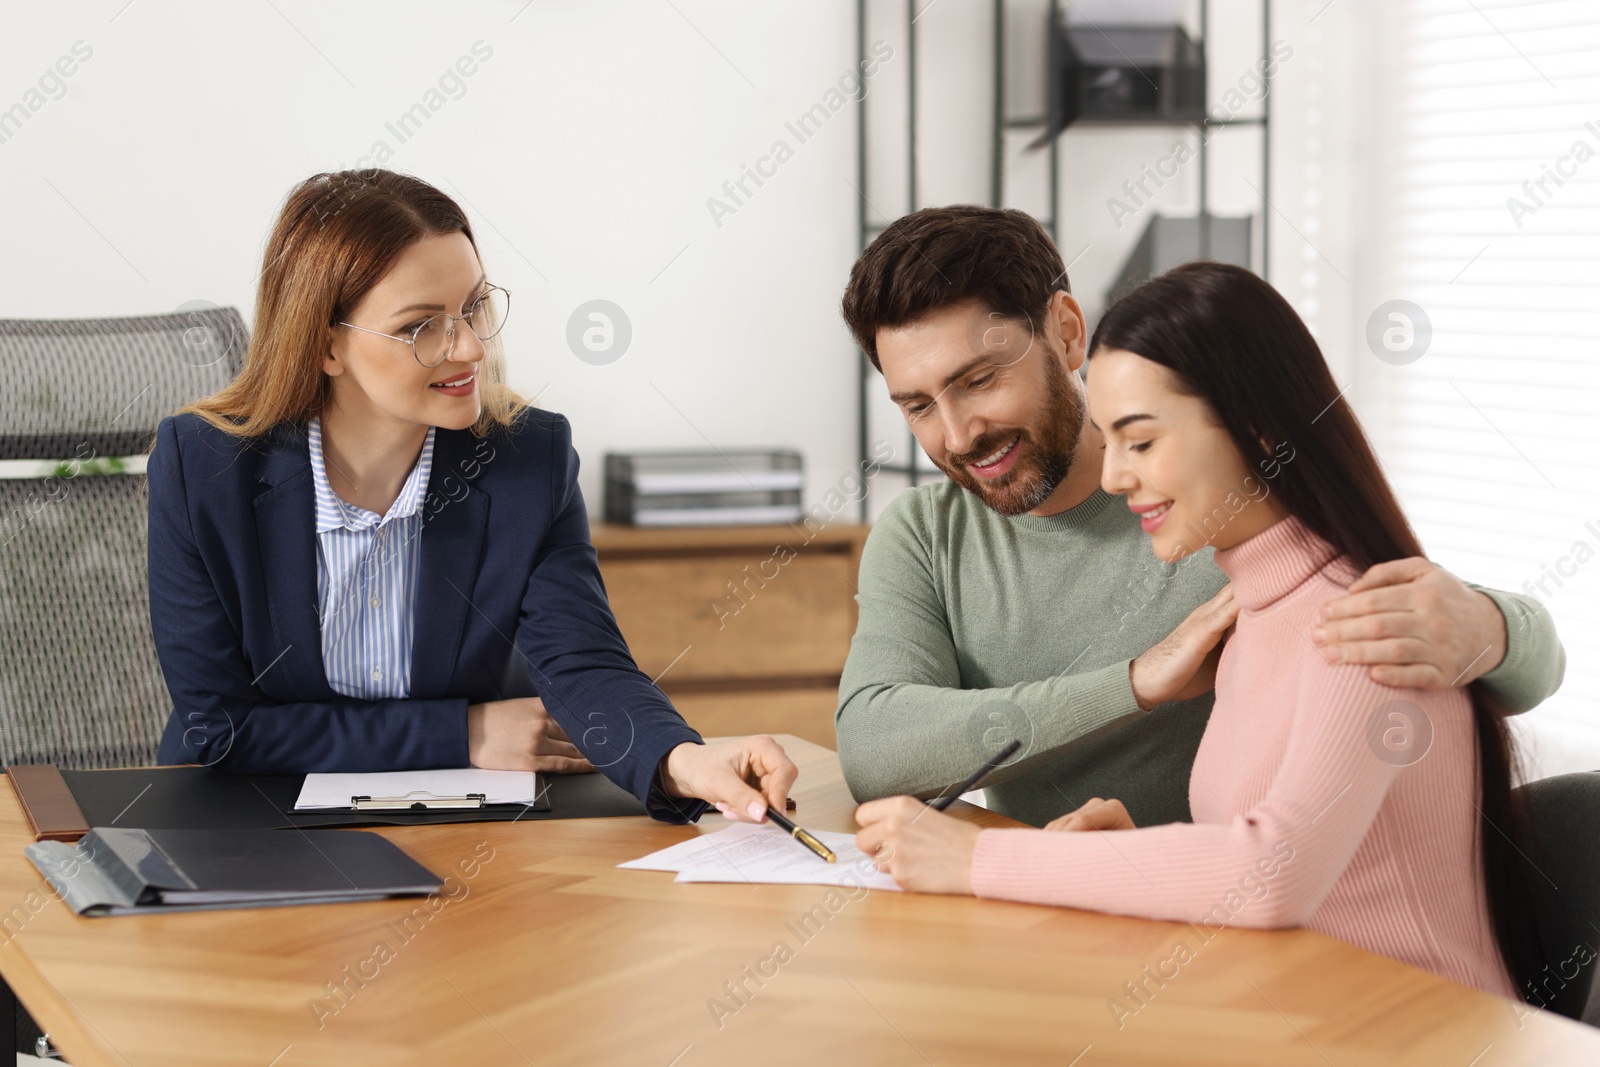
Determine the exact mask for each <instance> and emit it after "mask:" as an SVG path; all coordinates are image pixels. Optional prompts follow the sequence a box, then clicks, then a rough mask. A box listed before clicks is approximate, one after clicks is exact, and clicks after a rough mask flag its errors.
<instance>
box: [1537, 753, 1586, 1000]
mask: <svg viewBox="0 0 1600 1067" xmlns="http://www.w3.org/2000/svg"><path fill="white" fill-rule="evenodd" d="M1518 792H1519V793H1521V794H1522V797H1523V799H1524V800H1525V801H1526V802H1527V804H1528V808H1529V815H1530V817H1531V820H1532V823H1533V827H1534V834H1535V836H1536V838H1537V847H1536V848H1535V849H1534V850H1533V852H1534V854H1533V855H1532V856H1531V857H1530V859H1532V860H1533V862H1534V864H1535V866H1536V867H1538V872H1536V873H1534V874H1533V875H1532V877H1531V878H1530V882H1531V883H1532V888H1533V897H1534V922H1535V925H1536V926H1537V927H1538V931H1539V950H1540V953H1539V954H1540V956H1541V958H1542V959H1543V960H1544V964H1545V969H1544V973H1543V974H1542V975H1541V978H1540V981H1539V982H1538V983H1537V985H1538V990H1537V992H1536V994H1535V997H1534V1000H1533V1002H1534V1003H1536V1004H1537V1003H1540V1002H1542V1003H1543V1006H1544V1007H1546V1008H1547V1009H1549V1010H1550V1011H1554V1012H1556V1013H1557V1014H1560V1015H1565V1016H1566V1017H1567V1018H1569V1019H1579V1020H1582V1021H1583V1022H1586V1023H1588V1024H1590V1025H1591V1026H1600V981H1596V978H1595V975H1596V972H1597V971H1600V771H1583V772H1580V773H1578V774H1563V775H1559V776H1557V777H1555V778H1545V779H1542V780H1540V781H1537V782H1529V783H1528V784H1527V785H1525V786H1522V787H1521V788H1520V789H1519V790H1518Z"/></svg>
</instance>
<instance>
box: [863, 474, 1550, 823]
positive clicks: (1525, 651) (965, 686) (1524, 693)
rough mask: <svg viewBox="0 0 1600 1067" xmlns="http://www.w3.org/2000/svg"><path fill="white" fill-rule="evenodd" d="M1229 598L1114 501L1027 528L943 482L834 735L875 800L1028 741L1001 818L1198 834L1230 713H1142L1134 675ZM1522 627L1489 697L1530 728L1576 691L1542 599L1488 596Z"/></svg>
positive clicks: (893, 511) (919, 491) (903, 509)
mask: <svg viewBox="0 0 1600 1067" xmlns="http://www.w3.org/2000/svg"><path fill="white" fill-rule="evenodd" d="M1226 581H1227V579H1226V577H1225V576H1224V575H1223V573H1222V572H1221V571H1220V570H1218V569H1217V566H1216V564H1215V563H1214V562H1212V558H1211V550H1210V549H1209V548H1207V549H1204V550H1202V551H1201V552H1198V553H1196V554H1194V555H1193V556H1190V557H1188V558H1186V559H1184V560H1182V561H1180V562H1178V563H1175V564H1169V563H1163V562H1161V561H1160V560H1158V559H1157V558H1156V556H1155V554H1154V553H1153V552H1151V550H1150V540H1149V538H1148V537H1146V536H1145V535H1144V532H1143V531H1142V530H1141V529H1140V528H1139V520H1138V517H1137V516H1136V515H1134V514H1133V513H1132V512H1130V511H1129V510H1128V509H1127V508H1126V507H1125V506H1123V504H1122V501H1121V499H1120V498H1118V497H1113V496H1110V495H1108V494H1106V493H1104V492H1102V491H1100V490H1098V489H1097V490H1096V491H1095V493H1094V495H1093V496H1091V497H1089V499H1087V500H1085V501H1084V502H1083V503H1082V504H1079V505H1078V506H1077V507H1075V508H1072V509H1071V510H1069V511H1066V512H1063V513H1061V514H1059V515H1050V516H1045V517H1042V518H1041V517H1039V516H1034V515H1017V516H1013V517H1010V518H1007V517H1006V516H1003V515H999V514H997V513H996V512H994V511H992V510H990V509H989V508H988V507H986V506H985V505H984V504H983V502H982V501H981V500H979V499H978V498H977V497H976V496H974V495H972V494H971V493H968V492H967V491H965V490H963V489H961V488H960V487H958V486H956V485H955V484H954V483H951V482H948V481H943V482H940V483H937V484H934V485H927V486H921V487H919V488H916V489H912V490H910V491H908V492H905V493H902V494H901V495H900V496H898V497H896V498H895V500H894V501H893V502H892V503H891V504H890V505H889V507H888V508H887V509H886V510H885V511H884V513H883V516H882V517H881V518H880V519H879V520H878V522H877V523H876V524H875V525H874V527H873V530H872V534H871V536H870V537H868V539H867V544H866V548H865V549H864V550H863V552H862V556H861V575H860V585H859V593H858V595H857V597H856V601H857V603H858V604H860V607H861V618H860V622H859V624H858V625H857V627H856V633H855V637H854V639H853V640H852V641H851V644H850V656H849V659H848V660H847V661H846V663H845V667H844V676H843V678H842V679H841V681H840V685H839V708H838V711H837V713H836V714H835V716H834V725H835V729H836V730H837V732H838V743H839V758H840V761H841V763H842V764H843V766H844V775H845V780H846V781H847V782H848V783H849V786H850V791H851V792H852V793H853V794H854V795H855V797H856V799H857V800H863V801H864V800H870V799H873V798H876V797H884V796H892V795H894V794H897V793H910V794H912V795H919V796H931V795H933V794H935V793H937V792H939V791H940V790H942V789H945V788H948V787H949V786H950V785H952V784H954V783H956V782H959V781H961V780H962V779H963V778H965V777H966V776H967V775H969V774H971V773H972V772H973V771H974V770H976V769H977V768H978V767H979V766H980V765H981V764H982V763H983V761H984V760H985V759H987V758H988V757H989V756H990V755H992V754H993V753H994V752H995V751H996V750H997V749H999V748H1000V747H1001V746H1002V745H1004V744H1005V743H1006V742H1007V741H1009V740H1010V739H1011V738H1013V737H1015V738H1017V739H1019V740H1021V741H1022V743H1023V750H1022V754H1021V756H1020V757H1019V758H1017V759H1015V760H1013V761H1012V762H1011V763H1010V764H1008V765H1007V766H1006V767H1004V768H1002V769H1001V770H1000V771H997V772H996V773H995V774H994V775H993V776H992V777H991V778H990V779H989V780H988V783H987V795H988V803H989V806H990V807H992V808H994V809H995V810H997V811H1000V812H1003V813H1005V814H1006V815H1009V816H1011V817H1012V818H1015V819H1019V820H1021V821H1023V822H1027V823H1032V824H1033V825H1035V826H1040V825H1043V824H1044V823H1046V822H1048V821H1049V820H1051V819H1053V818H1055V817H1056V816H1058V815H1060V814H1062V813H1064V812H1067V811H1070V810H1072V809H1073V808H1076V807H1078V806H1079V805H1080V804H1082V803H1084V802H1085V801H1087V800H1088V799H1089V798H1090V797H1096V796H1099V797H1115V798H1117V799H1119V800H1121V801H1122V802H1123V803H1124V804H1126V805H1127V807H1128V812H1129V814H1131V815H1132V816H1133V820H1134V822H1135V823H1136V824H1138V825H1140V826H1150V825H1155V824H1160V823H1167V822H1176V821H1189V770H1190V767H1191V766H1192V765H1193V764H1194V756H1195V750H1196V749H1197V748H1198V746H1199V744H1200V735H1201V733H1202V732H1203V731H1204V730H1205V726H1206V719H1207V718H1208V717H1209V715H1210V714H1211V695H1210V694H1209V693H1208V694H1206V695H1205V696H1203V697H1200V698H1197V699H1194V700H1187V701H1174V702H1172V703H1169V704H1163V705H1161V706H1159V707H1157V708H1155V709H1153V710H1151V711H1149V712H1144V711H1141V710H1140V709H1139V705H1138V703H1137V702H1136V701H1135V700H1134V697H1133V688H1132V686H1131V684H1130V683H1129V680H1128V664H1129V663H1130V662H1131V661H1132V660H1133V658H1134V657H1136V656H1138V655H1139V654H1140V653H1142V652H1144V651H1145V650H1146V649H1148V648H1150V647H1151V646H1152V645H1154V644H1156V643H1157V642H1159V641H1160V640H1162V639H1163V638H1164V637H1166V636H1167V635H1168V634H1170V633H1171V632H1172V631H1173V629H1175V628H1176V627H1177V625H1178V624H1179V623H1180V622H1182V621H1183V620H1184V619H1185V618H1186V617H1187V616H1188V614H1189V612H1191V611H1193V610H1194V609H1195V608H1196V607H1198V606H1199V605H1200V604H1201V603H1203V602H1204V601H1205V600H1207V599H1209V598H1210V597H1211V596H1212V595H1213V594H1214V593H1216V592H1217V590H1218V589H1220V588H1222V586H1223V584H1224V583H1225V582H1226ZM1484 592H1485V593H1487V594H1488V595H1489V596H1490V597H1492V598H1493V599H1494V601H1495V603H1496V604H1497V605H1499V607H1500V610H1501V611H1502V612H1503V613H1505V615H1506V617H1507V619H1508V622H1509V624H1508V625H1507V627H1506V632H1507V635H1508V639H1507V651H1506V658H1505V661H1504V662H1503V663H1501V665H1500V666H1499V667H1497V668H1496V669H1495V670H1493V671H1491V672H1490V673H1489V674H1488V675H1486V676H1485V677H1484V679H1483V682H1484V684H1485V685H1486V686H1488V687H1489V689H1490V691H1491V692H1492V694H1493V695H1494V696H1495V697H1497V698H1498V699H1499V700H1500V701H1501V703H1502V704H1504V706H1505V707H1506V708H1507V709H1509V710H1510V711H1513V712H1522V711H1526V710H1527V709H1529V708H1531V707H1533V706H1535V705H1536V704H1538V703H1539V702H1540V701H1542V700H1544V699H1545V698H1546V697H1548V696H1549V695H1550V694H1551V693H1553V692H1554V691H1555V690H1556V688H1557V687H1558V686H1559V685H1560V684H1561V677H1562V673H1563V672H1564V670H1565V667H1566V655H1565V652H1564V651H1563V650H1562V647H1561V642H1560V640H1559V639H1558V638H1557V637H1556V633H1555V624H1554V622H1553V621H1552V620H1551V618H1550V615H1549V613H1548V612H1547V611H1545V609H1544V608H1543V607H1542V606H1540V605H1539V604H1538V602H1537V601H1535V600H1533V599H1532V598H1529V597H1524V596H1518V595H1514V594H1509V593H1501V592H1496V591H1494V590H1488V589H1486V590H1484Z"/></svg>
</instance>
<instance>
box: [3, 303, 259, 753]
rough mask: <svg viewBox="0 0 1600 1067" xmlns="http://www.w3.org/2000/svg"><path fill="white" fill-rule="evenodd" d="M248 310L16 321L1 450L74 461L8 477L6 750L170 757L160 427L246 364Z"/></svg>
mask: <svg viewBox="0 0 1600 1067" xmlns="http://www.w3.org/2000/svg"><path fill="white" fill-rule="evenodd" d="M245 345H246V333H245V328H244V321H243V320H242V319H241V318H240V316H239V313H238V312H237V311H236V310H234V309H233V308H210V309H199V310H195V311H190V312H184V313H179V314H172V315H154V316H148V317H144V318H124V319H91V320H82V321H72V322H49V321H18V320H12V321H0V370H3V371H4V372H5V374H6V377H7V380H8V381H10V382H11V383H13V384H12V387H11V388H8V389H6V390H0V459H8V460H15V459H29V460H39V461H43V462H40V464H39V467H40V469H41V471H44V470H48V469H49V467H50V461H55V462H57V463H62V462H64V463H65V466H64V468H62V469H59V470H58V472H57V473H55V474H52V475H48V476H42V477H28V478H0V617H4V618H5V619H6V621H7V625H6V628H5V630H4V633H3V635H0V760H3V761H4V763H5V765H6V766H10V765H11V764H14V763H38V762H46V763H54V764H56V765H57V766H60V767H71V768H96V767H117V766H129V765H139V764H149V763H153V762H154V761H155V756H156V748H157V744H158V742H159V740H160V736H161V729H162V727H163V726H164V725H165V723H166V719H167V716H168V714H169V713H170V711H171V708H172V703H171V700H170V698H169V696H168V694H167V689H166V683H165V681H164V680H163V678H162V676H161V668H160V665H159V663H158V661H157V659H156V653H155V644H154V641H153V639H152V637H151V633H150V606H149V605H150V599H149V588H148V585H147V576H146V569H145V561H146V545H147V536H146V524H147V510H148V503H147V500H148V498H147V493H146V487H145V480H144V475H143V474H126V473H94V472H95V471H96V470H97V469H98V468H97V464H98V463H99V462H100V461H101V458H102V457H114V456H127V455H137V454H139V453H142V452H143V451H144V450H145V448H146V447H147V446H148V445H149V443H150V440H151V436H152V435H153V433H154V432H155V428H156V425H157V423H159V421H160V420H161V418H162V417H163V416H165V415H168V414H170V413H171V412H173V411H174V410H176V409H177V408H179V407H182V406H183V405H184V404H187V403H189V402H190V401H192V400H195V399H197V398H199V397H201V396H204V395H206V394H208V393H211V392H215V391H216V390H217V389H220V388H221V387H222V386H224V385H226V384H227V383H228V382H229V381H231V380H232V379H233V377H234V376H235V375H236V374H237V373H238V371H239V368H240V366H241V365H242V363H243V359H244V351H245Z"/></svg>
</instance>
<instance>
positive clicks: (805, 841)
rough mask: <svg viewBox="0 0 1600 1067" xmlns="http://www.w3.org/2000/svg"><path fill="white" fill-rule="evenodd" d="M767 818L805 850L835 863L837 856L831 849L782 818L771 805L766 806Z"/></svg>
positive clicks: (782, 815) (780, 813) (779, 812)
mask: <svg viewBox="0 0 1600 1067" xmlns="http://www.w3.org/2000/svg"><path fill="white" fill-rule="evenodd" d="M767 818H769V819H771V820H772V821H773V822H775V823H777V824H778V825H779V826H780V827H782V828H783V829H784V830H787V831H788V832H789V836H790V837H792V838H794V839H795V840H796V841H798V842H800V843H801V844H802V845H804V846H806V848H809V849H810V850H811V851H812V852H815V853H816V854H817V855H819V856H821V857H822V858H823V859H825V860H827V861H828V862H829V863H834V862H837V860H838V859H839V857H838V856H835V855H834V854H833V850H832V849H830V848H829V847H828V846H827V845H824V844H823V843H822V842H821V841H818V840H817V839H816V838H814V837H812V836H811V835H810V834H809V833H807V832H806V831H804V830H802V829H800V827H798V826H796V825H795V824H794V823H792V822H790V821H789V819H788V818H786V817H785V816H784V814H783V812H781V811H779V810H778V809H777V808H775V807H773V806H772V805H771V804H768V805H767Z"/></svg>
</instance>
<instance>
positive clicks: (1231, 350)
mask: <svg viewBox="0 0 1600 1067" xmlns="http://www.w3.org/2000/svg"><path fill="white" fill-rule="evenodd" d="M1104 349H1121V350H1124V351H1128V352H1133V353H1135V354H1136V355H1139V356H1142V357H1144V358H1145V359H1148V360H1150V361H1151V362H1153V363H1159V364H1160V365H1161V366H1163V367H1166V368H1167V369H1168V370H1169V371H1171V372H1172V374H1173V376H1174V377H1175V378H1176V379H1177V382H1178V385H1179V387H1180V388H1181V389H1183V390H1184V391H1185V392H1187V393H1189V394H1191V395H1193V396H1197V397H1199V398H1200V399H1202V400H1204V401H1205V402H1206V403H1207V404H1208V405H1209V406H1210V408H1211V411H1212V412H1213V413H1214V415H1215V416H1216V418H1217V420H1218V422H1220V423H1221V424H1222V426H1223V428H1224V429H1226V430H1227V432H1228V435H1229V436H1230V437H1231V438H1232V439H1233V444H1234V447H1235V448H1237V449H1238V450H1239V453H1240V455H1241V456H1242V457H1243V458H1244V461H1245V464H1246V465H1247V466H1248V467H1249V468H1250V469H1252V470H1266V469H1268V467H1267V466H1266V464H1267V463H1268V462H1269V460H1270V457H1271V453H1272V451H1273V450H1274V449H1275V448H1276V447H1278V446H1279V445H1281V444H1282V443H1284V442H1288V443H1289V444H1290V445H1291V446H1292V447H1293V449H1294V457H1295V459H1294V462H1293V463H1288V464H1282V465H1280V466H1278V468H1277V469H1278V471H1279V474H1278V475H1277V477H1276V479H1275V482H1276V485H1275V486H1274V489H1275V491H1276V492H1277V493H1278V494H1279V499H1280V500H1282V502H1283V505H1284V507H1285V508H1286V509H1287V510H1288V511H1289V513H1290V514H1292V515H1294V516H1295V517H1296V518H1297V519H1299V520H1300V521H1301V522H1302V523H1304V524H1305V525H1306V527H1307V528H1308V529H1310V530H1311V531H1312V532H1313V533H1315V534H1316V535H1317V536H1319V537H1321V538H1322V539H1323V540H1325V541H1327V542H1328V543H1329V544H1330V545H1332V546H1333V547H1334V548H1335V549H1336V550H1338V551H1339V552H1340V553H1341V554H1343V555H1344V556H1346V557H1347V558H1348V559H1349V560H1350V562H1351V563H1352V564H1354V565H1355V567H1356V568H1357V569H1358V570H1366V569H1367V568H1368V567H1371V566H1372V565H1373V564H1376V563H1384V562H1387V561H1389V560H1395V559H1403V558H1405V557H1407V556H1420V555H1422V554H1423V553H1422V546H1421V544H1420V543H1419V542H1418V540H1417V535H1416V533H1415V532H1414V531H1413V530H1412V529H1411V524H1410V523H1409V522H1407V521H1406V517H1405V513H1404V512H1402V511H1401V510H1400V504H1399V502H1398V501H1396V499H1395V496H1394V491H1393V490H1392V489H1391V488H1390V486H1389V482H1388V480H1387V479H1386V478H1384V476H1383V471H1382V469H1381V468H1380V467H1379V465H1378V460H1377V457H1376V456H1375V455H1374V454H1373V451H1372V446H1371V444H1370V443H1369V442H1368V441H1367V437H1366V434H1365V433H1364V432H1363V431H1362V429H1361V424H1360V423H1359V422H1358V421H1357V420H1356V417H1355V414H1354V413H1353V412H1352V411H1351V410H1350V406H1349V405H1348V404H1347V403H1345V402H1344V401H1343V399H1342V398H1341V392H1342V391H1341V390H1340V388H1339V386H1338V385H1337V384H1336V383H1335V382H1334V380H1333V375H1332V374H1331V373H1330V372H1329V370H1328V365H1327V363H1326V362H1325V361H1324V360H1323V358H1322V350H1321V349H1320V348H1318V347H1317V342H1316V340H1315V339H1314V338H1313V337H1312V336H1311V331H1309V330H1308V329H1306V326H1305V323H1303V322H1301V321H1300V316H1298V315H1296V314H1295V312H1294V309H1293V308H1291V307H1290V306H1289V302H1288V301H1287V300H1285V299H1284V298H1283V297H1282V296H1280V295H1279V294H1278V292H1277V291H1276V290H1275V289H1273V288H1272V286H1270V285H1268V284H1267V283H1266V282H1264V281H1262V280H1261V279H1260V278H1258V277H1257V276H1256V275H1254V274H1251V273H1250V272H1249V271H1247V270H1244V269H1242V268H1240V267H1235V266H1230V265H1228V264H1224V263H1207V262H1201V263H1189V264H1185V265H1184V266H1181V267H1177V268H1175V269H1173V270H1170V271H1168V272H1167V273H1165V274H1163V275H1161V276H1160V277H1157V278H1154V279H1152V280H1151V281H1149V282H1147V283H1145V284H1144V285H1142V286H1140V287H1139V288H1137V289H1135V290H1133V291H1132V292H1130V293H1128V294H1127V295H1126V296H1124V297H1123V298H1122V299H1120V300H1118V301H1117V302H1116V303H1115V304H1113V305H1112V306H1111V308H1110V309H1109V310H1108V311H1107V312H1106V313H1105V316H1104V317H1103V318H1102V319H1101V320H1100V323H1099V325H1098V326H1096V327H1095V330H1094V335H1093V337H1092V338H1091V339H1090V341H1089V356H1090V358H1091V359H1092V358H1093V357H1094V355H1095V353H1096V352H1098V351H1101V350H1104ZM1470 695H1471V698H1472V713H1473V719H1474V721H1475V722H1476V725H1477V735H1478V783H1479V788H1480V793H1481V795H1482V802H1481V807H1480V808H1479V816H1480V817H1479V822H1478V857H1479V862H1480V864H1481V867H1482V876H1483V885H1484V892H1485V896H1486V898H1487V900H1488V905H1489V914H1490V917H1491V919H1492V920H1493V923H1494V932H1495V938H1496V940H1497V941H1498V942H1499V945H1500V954H1501V956H1502V957H1503V958H1504V960H1505V964H1506V969H1507V970H1508V971H1509V972H1510V973H1511V977H1512V979H1513V981H1515V982H1516V984H1517V988H1518V990H1519V991H1521V990H1526V989H1528V988H1530V984H1531V980H1532V978H1533V977H1534V976H1535V975H1536V974H1537V973H1538V972H1539V970H1540V969H1541V967H1542V962H1541V961H1540V959H1539V958H1538V953H1537V948H1536V946H1537V944H1538V941H1537V934H1536V931H1535V929H1534V927H1533V925H1532V915H1533V905H1532V894H1531V892H1530V887H1529V885H1528V880H1527V876H1526V868H1525V863H1526V861H1525V860H1524V859H1523V858H1522V857H1523V856H1524V855H1525V854H1526V852H1527V846H1526V842H1527V840H1528V837H1529V835H1528V833H1527V824H1526V822H1525V816H1524V813H1523V811H1522V810H1521V805H1520V803H1517V802H1515V801H1514V796H1513V793H1512V790H1511V782H1512V776H1513V773H1514V770H1515V759H1516V750H1515V748H1514V747H1513V745H1512V742H1511V735H1510V732H1509V731H1508V730H1507V728H1506V723H1505V717H1504V715H1503V714H1502V713H1501V710H1500V709H1499V708H1497V707H1496V706H1495V705H1494V703H1493V701H1491V700H1490V699H1489V697H1488V696H1487V695H1486V694H1485V693H1484V692H1483V690H1482V688H1481V687H1480V686H1478V685H1473V686H1472V687H1471V688H1470Z"/></svg>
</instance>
